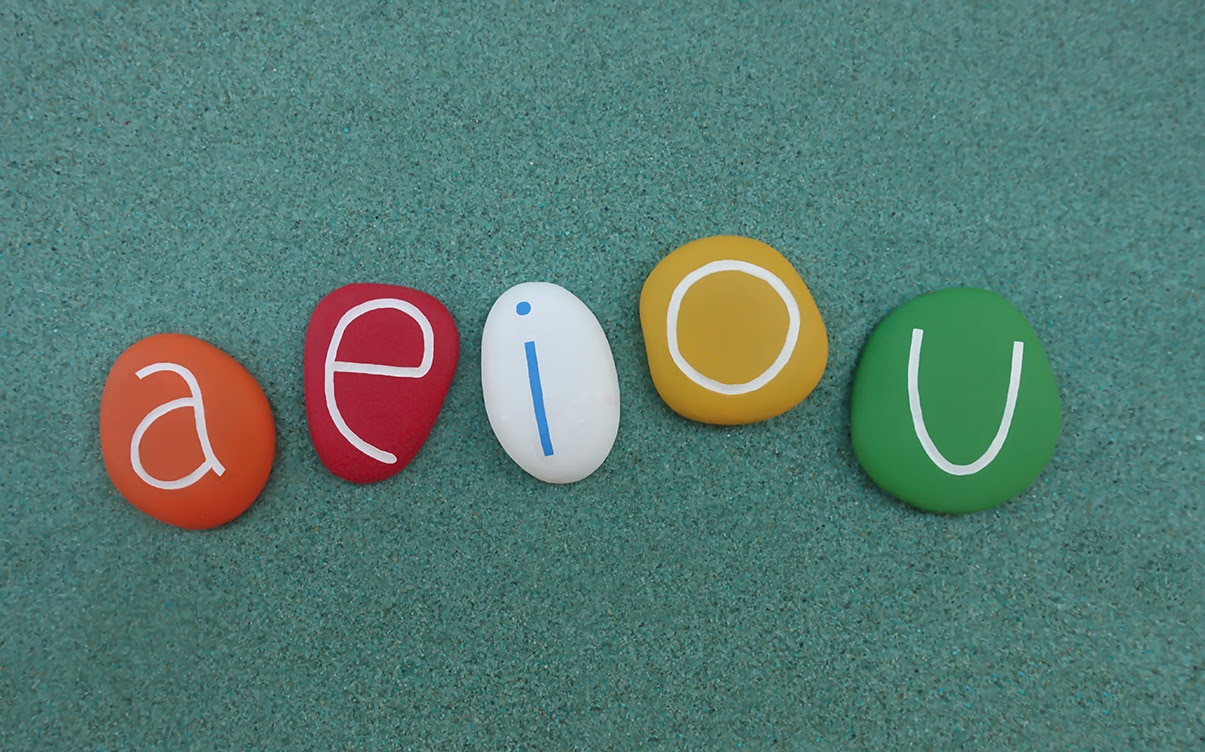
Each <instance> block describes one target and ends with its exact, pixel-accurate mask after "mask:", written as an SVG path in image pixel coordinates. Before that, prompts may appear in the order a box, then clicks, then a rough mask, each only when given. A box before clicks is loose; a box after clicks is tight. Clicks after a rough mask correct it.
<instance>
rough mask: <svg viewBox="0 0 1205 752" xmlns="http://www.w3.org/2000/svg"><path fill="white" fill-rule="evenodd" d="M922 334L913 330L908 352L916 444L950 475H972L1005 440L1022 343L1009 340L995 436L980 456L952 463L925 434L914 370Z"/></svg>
mask: <svg viewBox="0 0 1205 752" xmlns="http://www.w3.org/2000/svg"><path fill="white" fill-rule="evenodd" d="M924 337H925V331H924V330H923V329H913V330H912V348H911V349H910V350H909V351H908V408H909V409H910V410H911V411H912V428H913V429H914V430H915V431H916V438H918V439H920V445H921V446H922V447H923V448H924V450H925V454H927V455H929V459H931V460H933V464H934V465H937V466H938V467H939V468H941V469H942V470H943V471H945V472H947V473H949V474H950V475H974V474H975V473H977V472H979V471H980V470H982V469H983V468H985V467H987V466H988V465H990V464H992V460H994V459H996V455H998V454H999V453H1000V449H1001V448H1002V447H1003V446H1004V442H1005V441H1007V440H1008V429H1009V428H1011V427H1012V424H1013V413H1014V411H1015V410H1016V408H1017V392H1019V391H1020V390H1021V361H1022V360H1023V359H1024V355H1025V343H1023V342H1018V341H1014V342H1013V362H1012V371H1011V372H1010V373H1009V376H1008V397H1007V398H1005V400H1004V416H1003V417H1002V418H1001V419H1000V428H999V429H997V431H996V438H994V439H992V443H991V445H989V446H988V448H987V451H985V452H984V453H983V454H982V455H980V457H979V459H977V460H975V461H974V462H972V463H970V464H969V465H956V464H954V463H953V462H950V461H949V460H947V459H946V458H945V457H944V456H943V455H942V453H941V452H940V451H938V449H937V447H936V446H934V444H933V439H931V438H930V437H929V430H928V429H927V428H925V416H924V415H923V414H922V413H921V408H920V387H919V385H918V373H919V371H920V346H921V340H923V339H924Z"/></svg>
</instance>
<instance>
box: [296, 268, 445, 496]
mask: <svg viewBox="0 0 1205 752" xmlns="http://www.w3.org/2000/svg"><path fill="white" fill-rule="evenodd" d="M459 355H460V335H459V334H458V332H457V330H456V322H455V321H454V320H453V319H452V314H451V313H449V312H448V309H447V308H445V307H444V305H443V304H442V303H440V302H439V300H437V299H436V298H434V297H432V296H431V295H428V294H427V293H425V292H422V291H420V290H415V289H412V288H409V287H399V286H397V285H383V284H353V285H346V286H344V287H340V288H339V289H337V290H335V291H333V292H331V293H330V294H329V295H327V296H326V297H325V298H323V299H322V300H321V302H319V303H318V305H317V306H316V307H315V308H314V312H313V314H312V315H311V316H310V322H309V325H308V326H307V328H306V334H305V358H304V366H303V368H304V371H305V406H306V416H307V418H308V420H309V426H310V439H311V440H312V441H313V443H314V450H315V451H316V452H317V453H318V458H319V459H320V460H321V461H322V464H323V465H324V466H325V467H326V468H327V469H328V470H330V471H331V472H332V473H334V474H335V475H337V476H339V477H340V478H343V479H344V480H349V481H352V482H355V483H375V482H377V481H381V480H384V479H386V478H389V477H391V476H393V475H395V474H397V473H398V472H400V471H401V470H402V468H404V467H406V465H407V464H409V462H410V461H411V460H412V459H414V457H415V455H417V454H418V452H419V450H420V449H421V448H422V446H423V444H424V443H425V442H426V441H427V437H428V436H429V435H430V433H431V429H432V428H433V427H434V426H435V422H436V420H437V419H438V418H439V413H440V410H441V409H442V408H443V404H444V399H445V398H446V397H447V394H448V388H449V386H451V384H452V376H453V374H454V373H455V371H456V362H457V359H458V358H459Z"/></svg>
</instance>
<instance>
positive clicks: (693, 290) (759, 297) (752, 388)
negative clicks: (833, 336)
mask: <svg viewBox="0 0 1205 752" xmlns="http://www.w3.org/2000/svg"><path fill="white" fill-rule="evenodd" d="M640 324H641V327H642V328H643V330H644V345H645V349H646V351H647V352H648V359H649V371H650V372H651V374H652V377H653V385H654V386H656V387H657V392H658V393H659V394H660V395H661V399H663V400H665V404H667V405H669V406H670V408H672V409H673V410H674V412H676V413H678V414H679V415H682V416H683V417H686V418H690V419H691V420H697V421H700V422H703V423H715V424H719V425H737V424H741V423H756V422H757V421H759V420H766V419H767V418H772V417H774V416H775V415H781V414H782V413H784V412H786V411H787V410H790V409H791V408H792V407H794V406H795V405H798V404H799V403H800V402H801V401H803V398H804V397H807V396H808V394H810V393H811V391H812V389H814V388H815V387H816V384H818V383H819V382H820V376H821V375H822V374H823V373H824V366H825V364H826V363H827V362H828V335H827V334H826V333H825V331H824V321H823V320H821V318H820V310H819V309H818V308H816V301H814V300H812V294H811V292H809V291H808V288H807V285H805V284H804V283H803V279H802V278H800V276H799V273H798V272H796V271H795V268H794V267H793V266H791V262H790V261H787V259H786V258H785V257H784V256H783V255H782V254H781V253H779V252H778V251H776V250H774V249H773V248H771V247H770V246H768V245H766V244H765V243H762V242H760V241H757V240H753V239H751V238H742V237H735V236H716V237H711V238H703V239H701V240H695V241H693V242H690V243H687V244H686V245H684V246H682V247H681V248H679V249H678V250H676V251H674V252H673V253H671V254H669V255H668V256H666V257H665V258H664V259H662V260H661V263H659V264H657V266H656V267H655V268H654V269H653V271H652V272H651V273H650V274H649V276H648V279H646V280H645V282H644V289H643V290H642V291H641V293H640Z"/></svg>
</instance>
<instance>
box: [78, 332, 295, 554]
mask: <svg viewBox="0 0 1205 752" xmlns="http://www.w3.org/2000/svg"><path fill="white" fill-rule="evenodd" d="M100 445H101V452H102V454H103V455H104V461H105V469H106V470H107V471H108V473H109V478H110V479H111V480H112V481H113V485H114V486H115V487H116V488H117V491H118V493H120V494H121V495H122V496H123V497H124V498H125V499H126V501H128V502H130V503H131V504H133V505H134V506H135V507H137V508H138V509H141V510H142V511H143V512H146V513H147V514H149V515H150V516H152V517H154V518H155V519H157V520H160V521H162V522H166V523H168V524H169V525H175V526H176V527H182V528H188V529H192V530H202V529H206V528H212V527H217V526H218V525H222V524H225V523H227V522H229V521H230V520H232V519H234V518H235V517H237V516H239V515H240V514H242V513H243V512H244V511H245V510H246V509H247V507H249V506H251V503H252V502H254V501H255V499H256V498H257V497H258V496H259V494H260V492H261V491H262V490H263V488H264V485H265V484H266V483H267V481H268V475H269V473H270V472H271V470H272V462H273V459H274V458H275V455H276V427H275V424H274V423H273V421H272V409H271V407H270V406H269V405H268V398H267V397H266V396H265V395H264V392H263V389H261V388H260V386H259V384H258V383H257V382H256V380H255V378H254V377H253V376H251V374H250V373H248V372H247V370H246V369H245V368H243V367H242V366H241V365H240V364H239V363H238V362H237V361H236V360H235V359H234V358H232V357H230V356H229V355H227V354H226V353H224V352H222V351H221V350H219V349H218V348H216V347H214V346H213V345H211V344H209V343H208V342H205V341H203V340H200V339H197V338H196V337H190V336H188V335H185V334H156V335H153V336H151V337H147V338H146V339H143V340H141V341H139V342H137V343H135V344H134V345H132V346H131V347H130V348H129V349H128V350H126V351H125V352H124V353H122V354H121V355H120V356H119V357H118V358H117V361H116V362H115V363H114V364H113V367H112V369H110V371H109V376H108V379H107V380H106V382H105V388H104V392H103V393H102V394H101V399H100Z"/></svg>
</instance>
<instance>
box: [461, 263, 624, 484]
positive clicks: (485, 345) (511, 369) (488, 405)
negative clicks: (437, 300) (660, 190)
mask: <svg viewBox="0 0 1205 752" xmlns="http://www.w3.org/2000/svg"><path fill="white" fill-rule="evenodd" d="M537 374H538V375H537ZM481 390H482V392H483V393H484V395H485V412H486V414H487V415H488V416H489V420H490V426H491V427H492V428H493V429H494V435H495V436H497V437H498V443H499V444H501V445H502V448H503V449H505V450H506V453H507V454H508V455H510V458H511V459H512V460H514V461H515V463H516V464H518V465H519V467H521V468H523V469H524V470H526V471H527V472H528V473H531V474H532V475H534V476H535V477H536V478H539V479H540V480H542V481H545V482H547V483H573V482H575V481H579V480H581V479H582V478H585V477H586V476H588V475H590V474H591V473H593V472H594V471H595V470H597V469H598V467H599V466H600V465H602V463H603V461H604V460H606V459H607V455H608V454H610V453H611V446H612V445H613V444H614V443H615V435H616V433H618V431H619V377H618V375H617V374H616V372H615V360H614V358H612V356H611V346H610V344H609V343H608V342H607V335H606V333H605V332H603V328H602V325H600V324H599V323H598V319H597V318H595V317H594V314H593V313H592V312H591V311H590V309H589V308H587V307H586V304H585V303H583V302H582V301H580V300H578V299H577V297H576V296H574V295H573V293H571V292H569V291H568V290H566V289H565V288H563V287H560V286H558V285H553V284H549V283H547V282H525V283H523V284H521V285H516V286H515V287H512V288H511V289H509V290H507V291H506V292H504V293H503V294H502V296H501V297H500V298H498V300H497V301H496V302H495V303H494V307H493V308H491V309H490V313H489V317H488V318H486V320H485V331H484V332H483V333H482V335H481Z"/></svg>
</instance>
